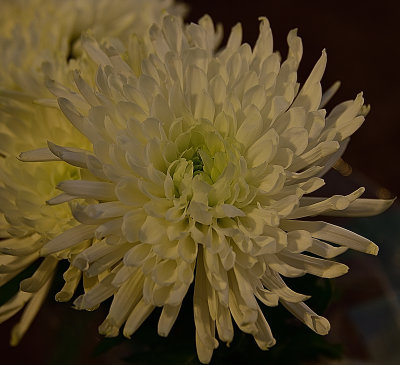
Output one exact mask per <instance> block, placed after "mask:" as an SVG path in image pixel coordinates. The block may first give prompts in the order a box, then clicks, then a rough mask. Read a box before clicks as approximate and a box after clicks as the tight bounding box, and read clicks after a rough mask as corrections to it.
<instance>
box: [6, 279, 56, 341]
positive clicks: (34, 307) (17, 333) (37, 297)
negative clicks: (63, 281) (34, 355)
mask: <svg viewBox="0 0 400 365" xmlns="http://www.w3.org/2000/svg"><path fill="white" fill-rule="evenodd" d="M52 279H53V277H52V276H51V277H49V278H48V280H47V282H46V283H45V284H44V285H43V286H42V287H41V288H40V290H39V291H38V292H37V293H35V294H33V295H32V297H31V299H30V301H29V303H28V304H27V305H26V307H25V309H24V312H23V313H22V317H21V319H20V321H19V322H18V323H17V324H16V325H15V326H14V327H13V329H12V331H11V340H10V345H11V346H16V345H18V343H19V341H20V340H21V338H22V337H23V336H24V334H25V333H26V331H27V330H28V328H29V326H30V325H31V323H32V321H33V320H34V319H35V317H36V314H37V313H38V311H39V309H40V307H41V306H42V303H43V301H44V299H45V298H46V296H47V293H48V292H49V290H50V286H51V283H52V281H53V280H52Z"/></svg>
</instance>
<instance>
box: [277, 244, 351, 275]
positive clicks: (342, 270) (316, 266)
mask: <svg viewBox="0 0 400 365" xmlns="http://www.w3.org/2000/svg"><path fill="white" fill-rule="evenodd" d="M277 256H278V257H279V258H280V259H281V260H282V261H284V262H286V263H287V264H289V265H292V266H293V267H295V268H298V269H300V270H305V271H306V272H307V273H309V274H312V275H317V276H320V277H322V278H336V277H338V276H341V275H344V274H346V273H347V271H348V270H349V268H348V267H347V266H346V265H344V264H341V263H339V262H335V261H329V260H324V259H318V258H315V257H311V256H307V255H302V254H296V253H291V252H288V251H285V250H283V251H281V252H280V253H278V254H277Z"/></svg>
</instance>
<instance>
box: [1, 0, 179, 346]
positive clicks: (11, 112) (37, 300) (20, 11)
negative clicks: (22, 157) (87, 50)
mask: <svg viewBox="0 0 400 365" xmlns="http://www.w3.org/2000/svg"><path fill="white" fill-rule="evenodd" d="M167 8H168V9H169V10H172V11H176V12H178V13H179V12H181V10H180V8H179V7H176V6H173V2H172V1H170V0H165V1H164V0H153V1H146V2H145V1H141V0H117V1H109V0H99V1H94V0H85V1H82V0H79V1H78V0H76V1H75V0H72V1H60V0H33V1H25V0H20V1H5V2H2V3H1V4H0V9H1V11H0V47H1V49H2V54H1V55H0V96H1V97H0V118H1V123H0V142H1V143H0V156H1V157H0V238H3V240H2V241H0V286H1V285H3V284H4V283H6V282H8V281H9V280H11V279H12V278H13V277H15V276H16V275H17V274H19V273H20V272H22V271H23V270H24V269H25V268H27V267H28V266H29V265H30V264H32V263H33V262H34V261H36V260H37V259H39V251H40V248H41V247H42V246H43V244H44V243H45V242H47V241H48V240H50V239H52V238H54V237H56V236H57V235H59V234H60V233H61V232H63V231H65V230H66V229H68V228H72V227H74V226H76V224H77V222H76V220H75V219H74V218H73V216H72V214H71V211H70V209H69V207H68V206H67V205H66V204H64V205H57V206H52V205H46V203H45V202H46V201H47V200H48V199H50V198H51V197H52V196H54V195H55V186H56V184H57V183H59V182H60V181H62V180H65V179H79V178H80V172H79V168H78V167H75V166H70V165H65V164H64V165H62V164H56V165H55V164H54V163H46V164H28V165H26V164H25V165H23V163H22V162H20V161H18V160H17V159H16V156H17V154H18V152H20V151H23V150H32V149H35V148H43V147H46V146H47V140H53V141H57V142H56V143H59V144H65V145H68V146H72V147H80V148H85V149H90V148H91V147H90V144H89V141H88V140H87V139H86V137H85V136H83V135H82V134H80V133H79V131H77V130H76V129H75V128H74V127H73V126H71V125H70V123H68V121H67V120H66V118H65V116H64V115H63V114H62V113H61V112H60V111H59V110H58V109H55V108H47V107H46V106H48V105H50V106H52V105H54V104H55V105H57V103H56V100H55V98H54V96H53V95H52V92H54V90H56V92H57V93H58V94H59V93H60V92H61V93H62V92H63V88H62V87H61V86H60V85H59V84H58V83H57V82H63V83H65V84H66V85H73V79H74V78H73V75H72V73H71V70H72V69H76V68H78V69H80V70H82V71H84V72H85V74H92V73H93V74H94V72H95V69H94V68H93V69H92V68H91V65H90V63H89V62H87V58H86V54H83V53H82V52H81V51H80V35H81V33H82V32H84V31H86V30H87V29H90V31H91V34H92V35H94V36H95V37H96V39H99V40H101V39H102V38H103V37H104V36H106V35H107V36H118V37H120V38H121V41H122V42H126V45H127V46H128V45H129V42H130V41H129V39H127V36H128V34H131V33H132V34H134V33H138V34H139V35H141V34H144V33H145V32H146V31H147V30H148V28H149V27H150V25H151V24H153V23H154V22H158V21H159V20H160V19H161V16H162V13H163V12H164V9H167ZM132 38H133V39H135V37H134V36H132ZM45 75H46V76H45ZM49 77H51V78H53V79H55V80H56V81H54V80H53V81H45V79H46V78H49ZM75 77H78V76H77V75H75ZM48 89H49V90H48ZM52 98H53V99H52ZM43 156H46V151H44V150H43V149H41V150H39V151H38V152H37V153H36V154H34V155H31V156H30V160H33V161H36V160H41V159H43ZM66 200H68V198H66V199H64V200H63V201H66ZM59 201H60V200H58V202H59ZM50 203H51V202H50ZM80 233H81V232H80ZM87 245H88V243H86V242H85V243H83V245H81V246H79V247H75V248H74V249H72V250H66V251H64V252H62V253H58V254H57V255H49V256H48V257H46V258H45V259H44V260H43V261H42V263H41V265H40V266H39V268H38V269H37V271H36V272H35V273H34V275H33V276H32V277H31V278H27V279H26V280H24V281H22V282H21V287H20V291H19V292H18V293H17V295H16V296H15V297H14V298H12V299H11V300H10V301H9V302H8V303H6V304H5V305H4V306H2V307H0V322H3V321H5V320H6V319H8V318H10V317H11V316H12V315H14V314H15V313H16V312H17V311H19V310H20V309H22V308H24V307H25V305H26V307H25V311H24V314H23V316H22V318H21V321H20V322H19V323H18V324H17V325H16V326H15V327H14V329H13V331H12V336H11V343H12V344H13V345H15V344H17V343H18V342H19V340H20V339H21V337H22V336H23V334H24V333H25V332H26V330H27V329H28V327H29V325H30V323H31V321H32V320H33V318H34V316H35V315H36V313H37V311H38V310H39V308H40V305H41V303H42V301H43V300H44V298H45V296H46V294H47V292H48V290H49V287H50V284H51V281H52V278H53V276H54V274H55V272H56V266H57V262H58V260H60V259H62V258H68V259H71V258H73V257H74V255H76V254H77V253H78V252H79V251H80V250H82V249H83V248H85V247H87ZM64 278H65V281H66V284H65V286H64V288H63V289H62V290H61V291H60V292H59V293H58V294H57V296H56V299H57V300H60V301H67V300H70V299H71V297H72V295H73V293H74V290H75V288H76V286H77V285H78V283H79V281H80V279H81V272H80V270H78V269H76V268H75V267H72V266H71V267H70V269H68V270H67V272H66V273H65V274H64ZM83 279H84V287H85V290H87V289H89V288H90V287H91V286H93V285H94V284H95V283H96V282H97V277H96V278H93V277H92V278H88V277H86V276H85V275H84V276H83ZM27 303H28V304H27Z"/></svg>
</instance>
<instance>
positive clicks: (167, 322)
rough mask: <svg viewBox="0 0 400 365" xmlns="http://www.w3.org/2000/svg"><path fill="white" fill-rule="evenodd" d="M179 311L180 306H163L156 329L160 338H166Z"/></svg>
mask: <svg viewBox="0 0 400 365" xmlns="http://www.w3.org/2000/svg"><path fill="white" fill-rule="evenodd" d="M180 309H181V305H177V306H171V305H168V304H167V305H164V307H163V310H162V312H161V315H160V319H159V321H158V329H157V332H158V334H159V335H160V336H162V337H167V336H168V334H169V332H170V331H171V328H172V326H173V325H174V323H175V320H176V318H177V317H178V314H179V311H180Z"/></svg>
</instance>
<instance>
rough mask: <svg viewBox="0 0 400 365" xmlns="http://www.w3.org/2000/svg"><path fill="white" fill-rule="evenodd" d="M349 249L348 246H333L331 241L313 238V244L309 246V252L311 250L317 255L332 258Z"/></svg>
mask: <svg viewBox="0 0 400 365" xmlns="http://www.w3.org/2000/svg"><path fill="white" fill-rule="evenodd" d="M347 250H348V248H347V247H343V246H338V247H336V246H332V245H330V244H329V243H326V242H323V241H320V240H317V239H315V238H314V239H313V240H312V244H311V246H310V247H309V248H307V251H308V252H311V253H313V254H315V255H318V256H321V257H324V258H326V259H332V258H334V257H336V256H338V255H341V254H342V253H344V252H346V251H347Z"/></svg>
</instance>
